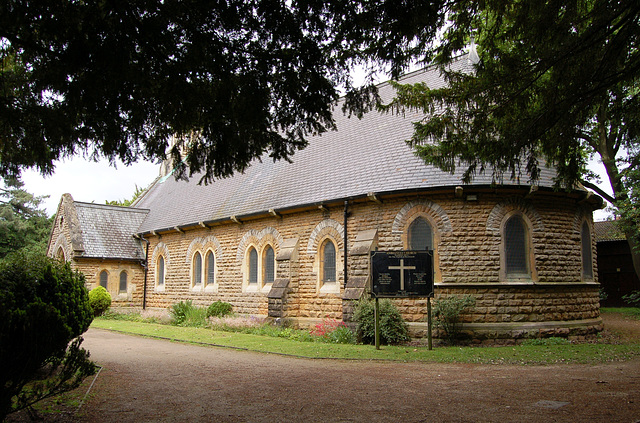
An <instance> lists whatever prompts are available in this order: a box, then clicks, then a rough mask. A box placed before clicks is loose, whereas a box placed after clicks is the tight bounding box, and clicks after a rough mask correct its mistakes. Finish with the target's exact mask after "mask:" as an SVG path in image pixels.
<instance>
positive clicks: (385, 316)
mask: <svg viewBox="0 0 640 423" xmlns="http://www.w3.org/2000/svg"><path fill="white" fill-rule="evenodd" d="M379 308H380V310H379V312H380V342H381V343H382V344H390V345H393V344H401V343H403V342H407V341H408V340H409V326H408V325H407V323H406V322H405V321H404V319H403V318H402V315H401V314H400V312H399V311H398V309H397V308H396V306H394V305H393V303H392V302H391V301H390V300H389V299H383V300H381V301H379ZM353 317H354V320H355V321H356V323H357V333H358V337H359V338H360V340H361V341H362V342H363V343H365V344H374V343H375V336H376V333H375V304H374V301H373V300H370V299H366V298H365V299H361V300H359V301H358V303H357V304H356V307H355V310H354V315H353Z"/></svg>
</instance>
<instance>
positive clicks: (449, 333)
mask: <svg viewBox="0 0 640 423" xmlns="http://www.w3.org/2000/svg"><path fill="white" fill-rule="evenodd" d="M475 304H476V299H475V297H473V296H472V295H462V296H458V295H452V296H450V297H446V298H442V299H440V300H436V301H435V302H434V305H433V317H434V318H435V320H436V326H437V327H439V328H441V329H442V330H443V331H444V335H445V338H446V339H447V341H448V342H449V343H454V342H455V341H456V340H457V339H458V338H459V337H460V326H459V324H460V314H462V312H463V311H464V310H466V309H467V308H469V307H473V306H475Z"/></svg>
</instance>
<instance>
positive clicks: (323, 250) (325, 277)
mask: <svg viewBox="0 0 640 423" xmlns="http://www.w3.org/2000/svg"><path fill="white" fill-rule="evenodd" d="M320 260H321V263H320V268H321V273H322V283H323V284H325V283H334V282H336V281H337V277H336V246H335V244H334V243H333V241H331V240H330V239H325V240H324V242H323V243H322V245H321V246H320Z"/></svg>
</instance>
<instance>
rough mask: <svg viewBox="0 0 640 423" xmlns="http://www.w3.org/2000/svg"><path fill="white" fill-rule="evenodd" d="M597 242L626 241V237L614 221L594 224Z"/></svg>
mask: <svg viewBox="0 0 640 423" xmlns="http://www.w3.org/2000/svg"><path fill="white" fill-rule="evenodd" d="M593 231H594V232H595V237H596V242H602V241H626V239H627V238H626V237H625V236H624V234H623V233H622V231H620V228H618V226H617V225H616V223H615V221H613V220H605V221H602V222H593Z"/></svg>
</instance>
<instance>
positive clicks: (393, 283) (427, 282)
mask: <svg viewBox="0 0 640 423" xmlns="http://www.w3.org/2000/svg"><path fill="white" fill-rule="evenodd" d="M371 276H372V279H373V294H374V295H375V296H376V297H433V251H372V252H371Z"/></svg>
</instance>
